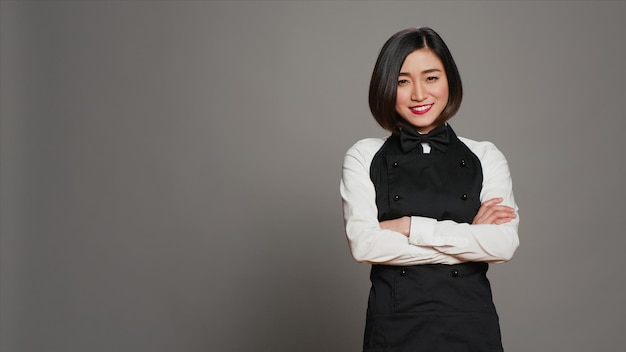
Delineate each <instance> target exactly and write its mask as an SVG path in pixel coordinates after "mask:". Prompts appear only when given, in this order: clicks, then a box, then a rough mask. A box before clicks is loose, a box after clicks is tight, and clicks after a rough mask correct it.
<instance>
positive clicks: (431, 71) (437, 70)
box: [398, 68, 441, 76]
mask: <svg viewBox="0 0 626 352" xmlns="http://www.w3.org/2000/svg"><path fill="white" fill-rule="evenodd" d="M433 72H441V70H440V69H438V68H429V69H428V70H424V71H422V74H424V73H433ZM410 75H411V74H409V73H408V72H400V74H399V75H398V76H410Z"/></svg>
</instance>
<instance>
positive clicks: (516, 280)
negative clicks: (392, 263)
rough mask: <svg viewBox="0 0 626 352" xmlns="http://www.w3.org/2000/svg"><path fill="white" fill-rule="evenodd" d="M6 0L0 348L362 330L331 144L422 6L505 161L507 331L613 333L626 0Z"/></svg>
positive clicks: (607, 337)
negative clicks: (508, 174)
mask: <svg viewBox="0 0 626 352" xmlns="http://www.w3.org/2000/svg"><path fill="white" fill-rule="evenodd" d="M1 4H2V5H1V6H2V7H1V27H0V28H1V53H0V54H1V56H0V64H1V72H0V74H1V76H0V77H1V91H0V93H1V104H0V105H1V110H0V112H1V118H2V120H1V126H0V127H1V154H0V156H1V171H2V174H1V179H0V180H1V183H0V186H1V189H0V191H1V196H2V197H1V203H0V206H1V208H0V209H1V228H0V229H1V235H2V237H1V244H0V249H1V292H0V294H1V296H0V297H1V307H0V308H1V339H0V340H1V345H0V346H1V349H2V352H14V351H15V352H23V351H48V352H51V351H64V352H67V351H245V352H248V351H307V352H308V351H310V352H319V351H359V350H360V346H361V341H362V334H363V326H364V314H365V304H366V297H367V290H368V288H369V285H368V266H367V265H363V264H357V263H355V262H353V261H352V259H351V257H350V254H349V251H348V247H347V244H346V240H345V237H344V233H343V227H342V225H343V224H342V218H341V207H340V198H339V191H338V186H339V177H340V170H341V162H342V158H343V154H344V152H345V151H346V150H347V149H348V147H350V146H351V145H352V144H353V143H354V142H355V141H357V140H358V139H361V138H364V137H370V136H384V135H386V133H385V132H384V131H382V130H381V129H380V128H378V127H377V125H376V124H375V122H374V121H373V119H372V118H371V116H370V114H369V110H368V108H367V87H368V83H369V77H370V74H371V70H372V68H373V65H374V61H375V59H376V56H377V54H378V51H379V50H380V47H381V46H382V44H383V43H384V41H385V40H386V39H387V38H388V37H389V36H390V35H391V34H393V33H394V32H396V31H398V30H400V29H404V28H406V27H410V26H421V25H428V26H431V27H433V28H434V29H435V30H437V31H438V32H439V33H440V34H441V35H442V36H443V37H444V39H445V40H446V41H447V43H448V45H449V46H450V48H451V50H452V53H453V55H454V56H455V59H456V61H457V64H458V66H459V69H460V71H461V75H462V78H463V80H464V84H465V88H466V95H465V99H464V103H463V105H462V108H461V110H460V112H459V113H458V115H457V116H456V117H455V118H454V119H453V120H452V121H451V123H452V125H453V126H454V128H455V129H456V131H457V132H458V133H459V134H460V135H462V136H465V137H469V138H472V139H478V140H491V141H493V142H494V143H496V145H497V146H498V147H499V148H500V149H501V150H502V151H503V152H504V153H505V155H506V156H507V157H508V159H509V162H510V166H511V171H512V174H513V178H514V190H515V192H516V198H517V201H518V204H519V206H520V208H521V220H522V221H521V226H520V237H521V247H520V248H519V250H518V252H517V254H516V256H515V258H514V259H513V260H512V261H511V262H510V263H507V264H501V265H494V266H492V269H491V271H490V277H491V279H492V283H493V290H494V295H495V301H496V304H497V306H498V309H499V313H500V316H501V324H502V329H503V340H504V345H505V348H506V350H507V351H509V352H515V351H519V352H528V351H584V352H588V351H609V350H611V351H615V350H620V349H622V348H623V347H624V343H623V341H624V338H623V334H624V325H623V322H624V319H625V318H626V314H625V308H624V301H623V299H624V297H625V296H626V290H625V289H624V287H623V280H624V269H623V267H622V263H623V260H622V255H623V248H624V246H625V245H626V234H625V233H624V230H623V228H624V227H623V221H622V220H623V219H622V218H623V217H624V214H625V213H626V211H625V210H626V207H625V205H624V204H625V199H626V192H625V191H624V180H625V179H626V171H625V169H626V168H625V167H624V164H625V163H626V158H625V157H624V153H623V152H624V146H623V144H622V138H621V135H622V133H623V130H624V129H625V128H626V119H625V118H624V117H625V116H624V110H623V107H622V106H623V104H624V102H626V93H625V88H624V82H626V69H624V62H625V61H626V59H625V55H624V54H625V49H626V48H625V44H624V43H625V39H624V38H625V37H626V22H625V21H624V15H626V3H625V2H619V1H608V2H603V1H589V2H584V1H570V2H568V1H554V2H544V1H542V2H539V1H527V2H521V1H518V2H512V1H504V2H496V1H447V2H384V3H383V2H365V1H345V2H330V1H307V2H296V1H293V2H292V1H276V2H269V1H251V2H208V1H206V2H203V1H187V2H175V1H117V2H106V1H91V2H89V1H68V2H61V1H51V2H37V1H23V2H15V1H2V3H1Z"/></svg>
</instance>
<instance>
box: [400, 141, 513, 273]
mask: <svg viewBox="0 0 626 352" xmlns="http://www.w3.org/2000/svg"><path fill="white" fill-rule="evenodd" d="M462 140H463V141H464V142H465V143H466V145H467V146H468V147H469V148H470V149H472V151H473V152H474V153H475V154H476V155H477V156H478V158H479V159H480V161H481V165H482V168H483V186H482V190H481V193H480V201H481V203H482V202H485V201H487V200H489V199H491V198H495V197H502V198H503V199H504V200H503V202H502V203H501V204H502V205H508V206H510V207H512V208H513V209H515V213H516V215H517V216H516V218H515V219H513V220H511V221H510V222H508V223H505V224H500V225H492V224H479V225H472V224H466V223H456V222H454V221H449V220H445V221H437V220H435V219H431V218H426V217H419V216H413V217H411V229H410V236H409V242H410V243H411V244H413V245H416V246H427V247H432V248H434V249H436V250H438V251H441V252H442V253H446V254H448V255H451V256H454V257H455V258H457V259H459V260H461V261H464V262H465V261H474V262H493V263H498V262H506V261H509V260H510V259H511V258H512V257H513V254H514V253H515V250H516V249H517V247H518V246H519V237H518V226H519V213H518V211H519V209H518V207H517V204H515V199H514V197H513V185H512V181H511V174H510V171H509V166H508V163H507V161H506V158H505V157H504V155H503V154H502V152H500V150H498V149H497V148H496V147H495V145H493V144H492V143H490V142H475V141H471V140H466V139H462Z"/></svg>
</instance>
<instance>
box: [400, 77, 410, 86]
mask: <svg viewBox="0 0 626 352" xmlns="http://www.w3.org/2000/svg"><path fill="white" fill-rule="evenodd" d="M407 84H409V80H408V79H399V80H398V85H399V86H406V85H407Z"/></svg>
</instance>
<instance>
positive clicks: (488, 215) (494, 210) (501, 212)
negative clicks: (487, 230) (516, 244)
mask: <svg viewBox="0 0 626 352" xmlns="http://www.w3.org/2000/svg"><path fill="white" fill-rule="evenodd" d="M502 201H503V199H502V198H491V199H489V200H488V201H486V202H484V203H483V204H482V205H481V206H480V209H478V213H477V214H476V216H475V217H474V221H473V222H472V224H495V225H500V224H505V223H507V222H509V221H511V220H513V219H515V217H516V216H517V215H515V209H513V208H511V207H509V206H506V205H498V204H500V203H502Z"/></svg>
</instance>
